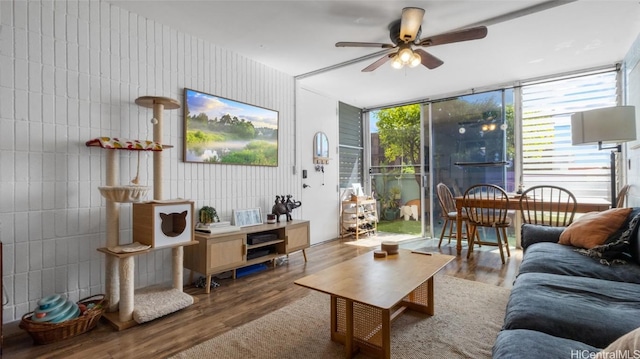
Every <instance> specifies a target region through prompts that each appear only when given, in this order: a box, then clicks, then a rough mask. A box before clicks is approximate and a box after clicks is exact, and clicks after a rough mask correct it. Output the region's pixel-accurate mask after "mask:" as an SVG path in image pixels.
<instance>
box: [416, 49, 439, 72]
mask: <svg viewBox="0 0 640 359" xmlns="http://www.w3.org/2000/svg"><path fill="white" fill-rule="evenodd" d="M413 51H414V52H416V53H418V54H419V55H420V59H421V61H420V62H421V63H422V65H424V66H425V67H426V68H428V69H431V70H433V69H435V68H436V67H438V66H440V65H442V64H444V62H443V61H442V60H440V59H439V58H437V57H435V56H433V55H431V54H430V53H428V52H426V51H424V50H423V49H415V50H413Z"/></svg>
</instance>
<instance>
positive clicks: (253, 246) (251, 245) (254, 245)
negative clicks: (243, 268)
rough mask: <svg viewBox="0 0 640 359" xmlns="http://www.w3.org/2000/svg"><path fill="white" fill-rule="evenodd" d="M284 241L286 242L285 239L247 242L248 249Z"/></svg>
mask: <svg viewBox="0 0 640 359" xmlns="http://www.w3.org/2000/svg"><path fill="white" fill-rule="evenodd" d="M283 242H284V239H277V240H275V241H269V242H264V243H258V244H247V249H255V248H260V247H266V246H270V245H272V244H277V243H283Z"/></svg>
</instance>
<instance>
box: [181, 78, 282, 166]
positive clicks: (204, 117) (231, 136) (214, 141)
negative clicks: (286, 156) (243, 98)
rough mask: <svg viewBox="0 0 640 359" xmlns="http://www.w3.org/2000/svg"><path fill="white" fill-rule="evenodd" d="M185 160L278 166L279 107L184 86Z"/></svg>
mask: <svg viewBox="0 0 640 359" xmlns="http://www.w3.org/2000/svg"><path fill="white" fill-rule="evenodd" d="M184 104H185V105H184V153H183V156H184V157H183V158H184V161H185V162H197V163H218V164H229V165H248V166H271V167H277V166H278V111H274V110H270V109H267V108H263V107H259V106H254V105H249V104H246V103H243V102H238V101H234V100H230V99H227V98H224V97H220V96H215V95H211V94H207V93H203V92H199V91H195V90H191V89H187V88H185V89H184Z"/></svg>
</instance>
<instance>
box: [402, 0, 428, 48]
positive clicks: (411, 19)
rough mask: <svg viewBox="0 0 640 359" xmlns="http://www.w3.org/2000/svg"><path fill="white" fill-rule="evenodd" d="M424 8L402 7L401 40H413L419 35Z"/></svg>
mask: <svg viewBox="0 0 640 359" xmlns="http://www.w3.org/2000/svg"><path fill="white" fill-rule="evenodd" d="M423 18H424V9H421V8H418V7H405V8H404V9H402V18H401V20H400V40H403V41H404V42H411V41H413V40H415V39H416V37H418V31H420V26H422V19H423Z"/></svg>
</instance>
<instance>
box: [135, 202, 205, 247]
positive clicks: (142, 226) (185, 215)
mask: <svg viewBox="0 0 640 359" xmlns="http://www.w3.org/2000/svg"><path fill="white" fill-rule="evenodd" d="M193 223H194V219H193V202H192V201H183V200H175V201H154V202H147V203H134V205H133V240H134V241H135V242H139V243H142V244H146V245H149V246H151V247H152V248H161V247H168V246H174V245H176V244H180V243H185V242H186V243H188V242H190V241H191V240H192V238H193V235H194V228H193Z"/></svg>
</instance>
